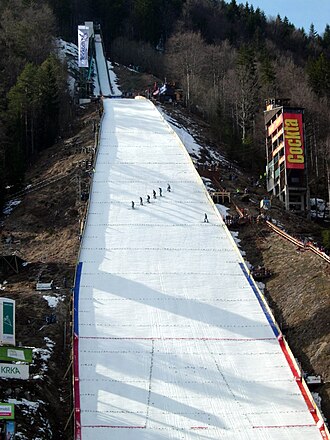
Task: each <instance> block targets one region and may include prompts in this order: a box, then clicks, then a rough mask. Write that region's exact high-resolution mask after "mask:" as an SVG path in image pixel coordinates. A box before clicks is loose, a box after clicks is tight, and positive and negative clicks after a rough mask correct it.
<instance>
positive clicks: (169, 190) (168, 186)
mask: <svg viewBox="0 0 330 440" xmlns="http://www.w3.org/2000/svg"><path fill="white" fill-rule="evenodd" d="M167 191H168V192H171V185H170V184H169V183H168V184H167Z"/></svg>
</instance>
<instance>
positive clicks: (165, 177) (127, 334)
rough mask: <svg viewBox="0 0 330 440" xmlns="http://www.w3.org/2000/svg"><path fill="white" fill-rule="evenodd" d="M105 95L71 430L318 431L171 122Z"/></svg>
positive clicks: (288, 435)
mask: <svg viewBox="0 0 330 440" xmlns="http://www.w3.org/2000/svg"><path fill="white" fill-rule="evenodd" d="M104 106H105V113H104V119H103V123H102V130H101V142H100V148H99V153H98V158H97V164H96V172H95V175H94V180H93V188H92V196H91V204H90V210H89V215H88V219H87V225H86V228H85V233H84V237H83V240H82V247H81V255H80V263H81V264H80V269H81V273H79V276H78V279H79V280H80V285H79V311H78V318H79V322H78V323H76V324H77V329H78V331H79V350H78V353H79V372H80V381H79V388H80V408H81V412H80V415H81V438H82V440H95V439H97V440H112V439H113V440H147V439H148V440H165V439H173V440H174V439H175V440H179V439H184V440H188V439H189V440H197V439H201V440H202V439H203V440H206V439H217V440H220V439H221V440H224V439H226V440H227V439H235V440H237V439H240V440H247V439H249V440H261V439H263V440H265V439H278V440H287V439H290V440H314V439H315V440H316V439H318V440H319V439H320V438H321V435H320V433H319V430H318V428H317V427H316V425H315V422H314V420H313V417H312V416H311V414H310V412H309V411H308V408H307V405H306V403H305V401H304V398H303V397H302V395H301V393H300V390H299V387H298V385H297V383H296V381H295V380H294V377H293V375H292V372H291V370H290V367H289V365H288V363H287V360H286V358H285V356H284V354H283V351H282V350H281V348H280V344H279V342H278V340H277V338H276V334H274V328H273V327H272V325H271V322H270V318H269V316H267V315H266V314H265V313H264V311H263V310H262V307H261V305H260V303H259V301H258V298H257V296H256V292H255V291H254V289H253V285H252V284H251V282H249V277H248V274H247V273H246V270H245V266H244V264H243V263H242V259H241V256H240V255H239V253H238V250H237V248H236V245H235V244H234V242H233V240H232V238H231V237H230V234H229V233H228V231H227V229H226V227H225V226H224V224H223V222H222V219H221V217H220V215H219V213H218V211H217V209H216V208H215V207H214V205H213V204H212V203H211V201H210V199H209V197H208V195H207V192H206V190H205V187H204V186H203V184H202V181H201V179H200V177H199V176H198V174H197V172H196V171H195V169H194V166H193V164H192V162H191V160H190V157H189V155H188V154H187V152H186V150H185V149H184V147H183V146H182V144H181V143H180V141H179V139H178V137H177V135H176V134H175V133H174V132H173V130H172V129H171V128H170V127H169V125H168V124H167V123H166V122H165V121H164V119H163V118H162V116H161V115H160V114H159V112H158V111H157V109H156V108H155V107H154V106H153V104H151V103H150V102H149V101H146V100H124V99H123V100H111V99H109V100H105V101H104ZM168 183H169V184H170V185H171V188H172V190H171V192H168V191H166V188H167V184H168ZM159 187H161V188H162V194H163V195H162V197H160V196H159ZM153 190H155V191H156V197H157V198H156V199H154V198H153ZM147 194H149V195H150V196H151V203H147V202H146V196H147ZM140 196H141V197H142V198H143V203H144V204H143V206H140V204H139V197H140ZM132 201H134V202H135V209H132V207H131V202H132ZM205 213H206V214H207V216H208V220H209V223H204V221H203V220H204V214H205Z"/></svg>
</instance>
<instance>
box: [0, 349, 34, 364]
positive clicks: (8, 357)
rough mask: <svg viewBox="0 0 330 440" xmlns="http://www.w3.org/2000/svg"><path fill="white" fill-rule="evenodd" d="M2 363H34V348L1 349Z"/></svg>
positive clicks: (0, 357) (0, 359)
mask: <svg viewBox="0 0 330 440" xmlns="http://www.w3.org/2000/svg"><path fill="white" fill-rule="evenodd" d="M0 361H8V362H10V361H22V362H32V348H25V347H0Z"/></svg>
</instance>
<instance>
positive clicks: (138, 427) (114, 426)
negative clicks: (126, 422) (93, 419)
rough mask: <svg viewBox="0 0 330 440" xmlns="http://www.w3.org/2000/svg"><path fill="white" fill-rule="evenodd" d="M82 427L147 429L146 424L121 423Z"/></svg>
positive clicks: (85, 426)
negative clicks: (122, 424) (123, 424)
mask: <svg viewBox="0 0 330 440" xmlns="http://www.w3.org/2000/svg"><path fill="white" fill-rule="evenodd" d="M82 428H109V429H146V427H145V426H120V425H82Z"/></svg>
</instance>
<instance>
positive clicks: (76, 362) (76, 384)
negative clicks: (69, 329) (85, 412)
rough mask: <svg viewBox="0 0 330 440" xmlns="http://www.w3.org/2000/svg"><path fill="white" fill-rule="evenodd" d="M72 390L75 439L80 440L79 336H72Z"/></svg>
mask: <svg viewBox="0 0 330 440" xmlns="http://www.w3.org/2000/svg"><path fill="white" fill-rule="evenodd" d="M73 357H74V360H73V380H74V383H73V390H74V403H75V404H74V424H75V440H81V415H80V386H79V337H78V335H76V334H74V337H73Z"/></svg>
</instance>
